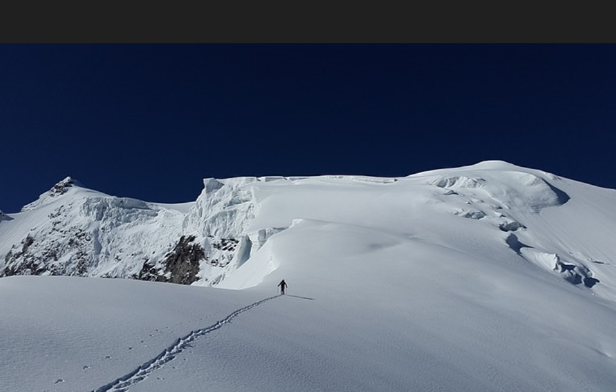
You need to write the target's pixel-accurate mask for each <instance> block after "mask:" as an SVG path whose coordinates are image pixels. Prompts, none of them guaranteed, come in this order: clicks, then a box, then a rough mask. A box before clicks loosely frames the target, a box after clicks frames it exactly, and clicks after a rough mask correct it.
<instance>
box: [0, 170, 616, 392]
mask: <svg viewBox="0 0 616 392" xmlns="http://www.w3.org/2000/svg"><path fill="white" fill-rule="evenodd" d="M73 188H74V189H72V191H77V192H79V193H82V192H94V191H90V190H85V189H84V188H76V187H73ZM69 192H71V190H69V191H67V192H66V195H69ZM64 196H65V195H64V194H63V195H61V196H60V197H64ZM60 197H55V198H54V202H57V200H60ZM80 197H81V196H80ZM92 197H101V196H100V195H94V194H93V195H92ZM103 198H111V196H106V195H105V196H104V197H103ZM74 200H76V199H74ZM79 200H90V196H88V197H87V198H85V199H84V198H80V199H79ZM134 203H135V205H136V206H137V207H134V208H138V207H139V206H142V204H139V202H137V201H135V202H134ZM85 204H87V202H84V205H85ZM45 205H47V207H45ZM145 205H146V207H147V208H142V209H143V210H144V211H140V212H139V213H135V214H134V219H132V220H131V221H130V222H134V225H133V226H129V222H126V221H125V220H122V223H121V224H120V225H118V226H122V227H124V229H123V230H124V231H122V232H119V233H120V234H116V235H115V239H114V241H118V242H117V243H118V244H120V243H121V244H122V245H121V246H124V247H126V245H125V244H127V243H133V242H134V241H137V240H136V239H135V238H141V239H142V241H151V242H143V246H144V247H145V249H147V251H150V248H148V247H149V246H152V247H153V249H154V250H155V251H157V250H156V249H158V248H156V247H155V243H156V241H162V239H163V238H165V237H164V236H163V235H162V234H160V233H157V231H158V230H160V229H158V227H157V225H162V222H163V221H164V222H166V223H165V224H167V226H165V227H173V230H171V229H169V231H167V232H166V233H167V234H166V235H169V233H170V232H173V233H175V234H174V236H175V237H174V238H177V234H180V235H185V236H189V235H194V236H195V238H196V239H195V242H198V243H202V244H203V243H204V242H203V241H205V240H206V239H208V238H209V239H210V240H212V239H213V238H214V239H219V238H234V239H237V240H238V244H239V243H242V244H243V245H242V246H239V245H238V246H236V247H235V248H234V249H233V250H232V253H233V255H232V256H230V257H232V260H233V261H232V262H230V263H229V264H228V265H227V266H226V267H225V268H224V269H220V270H219V271H218V272H217V275H216V276H217V277H218V278H217V279H218V280H217V281H216V284H214V286H216V287H199V286H202V285H208V284H206V283H205V281H204V279H205V277H207V276H209V277H210V278H211V277H212V276H213V275H207V274H204V272H203V269H202V270H200V274H201V277H202V278H201V280H198V281H195V282H194V283H193V285H192V286H183V285H174V284H169V283H159V282H140V281H136V280H129V279H94V278H87V279H84V278H76V277H72V278H71V277H58V276H54V277H52V276H44V277H40V276H9V277H5V278H2V279H0V298H2V301H0V317H1V322H0V352H2V353H3V354H2V356H1V357H0V391H42V390H45V391H92V390H95V391H105V390H115V391H118V390H130V391H168V390H180V391H189V390H212V391H278V390H280V391H282V390H288V389H292V390H294V391H358V390H359V391H383V390H390V391H411V390H417V391H529V390H530V391H613V390H614V388H615V387H616V359H615V356H616V336H615V335H614V333H613V326H614V325H616V292H615V290H616V280H615V279H616V270H615V268H614V265H616V260H614V256H613V255H614V254H616V253H615V251H616V244H614V243H613V242H614V241H611V238H610V234H611V233H613V232H615V230H616V208H615V207H614V206H616V193H615V191H614V190H610V189H604V188H598V187H594V186H591V185H588V184H583V183H580V182H576V181H572V180H569V179H566V178H560V177H557V176H555V175H552V174H550V173H545V172H542V171H539V170H534V169H527V168H521V167H517V166H514V165H511V164H508V163H505V162H499V161H490V162H482V163H479V164H477V165H472V166H467V167H461V168H452V169H441V170H434V171H430V172H424V173H418V174H415V175H411V176H408V177H404V178H373V177H363V176H320V177H305V178H282V177H270V178H259V179H255V178H240V179H228V180H213V179H210V180H206V181H205V187H204V192H203V193H202V195H201V196H200V198H199V199H198V200H197V201H196V202H195V203H193V204H192V205H190V206H189V208H188V211H186V210H184V211H182V210H181V209H175V210H172V209H165V210H164V211H170V212H168V214H169V215H168V216H167V217H168V218H169V219H168V220H165V219H162V218H160V216H161V211H163V207H161V205H160V204H154V203H145ZM32 207H33V208H32V209H30V210H28V209H26V211H23V212H21V213H20V214H8V217H9V218H11V219H12V220H8V219H4V220H2V221H0V247H2V246H3V247H4V248H0V251H1V250H2V249H5V250H4V251H5V252H6V248H7V245H6V243H7V242H11V241H14V240H15V239H17V240H19V238H23V236H22V235H21V234H19V235H18V234H11V233H14V232H15V231H19V230H15V231H13V230H11V228H20V230H22V231H25V229H23V227H26V226H27V225H26V224H25V223H23V222H24V221H26V218H27V217H28V216H30V217H31V218H30V219H32V220H31V221H30V222H29V224H30V225H31V226H36V225H40V226H42V225H43V224H42V223H41V222H40V221H36V220H35V218H33V216H34V214H33V213H32V211H40V210H42V209H44V208H48V210H49V211H51V212H52V211H54V209H55V208H58V206H57V205H53V203H49V204H45V202H43V203H41V204H40V205H36V206H32ZM82 208H83V207H82ZM131 208H133V207H131ZM148 208H149V210H148ZM80 211H83V209H82V210H80ZM149 211H154V212H156V214H154V213H151V212H149ZM29 212H30V213H29ZM67 216H68V215H67ZM157 217H158V218H157ZM157 219H158V220H157ZM103 221H104V219H103ZM144 222H146V223H145V225H146V226H140V225H143V224H144ZM171 222H172V223H171ZM45 224H46V223H45ZM99 224H100V225H102V223H101V222H100V221H99ZM147 225H150V226H147ZM40 226H37V227H40ZM143 227H150V229H147V230H146V229H143ZM130 228H132V231H131V230H130ZM36 230H37V229H35V230H32V231H36ZM131 233H132V235H134V236H135V237H134V238H133V237H131V238H132V239H130V241H129V240H126V238H125V237H124V236H125V235H128V236H130V235H131ZM136 233H141V234H139V235H137V234H136ZM144 233H149V234H152V235H160V237H157V238H158V239H157V240H152V239H148V235H146V234H144ZM208 236H211V237H208ZM112 237H113V236H109V238H110V243H109V245H108V248H109V249H114V248H115V246H114V245H113V244H114V243H113V242H111V241H112V240H111V238H112ZM57 238H58V239H57V240H58V241H60V240H59V238H61V237H57ZM242 241H243V242H242ZM169 243H173V241H171V242H167V244H169ZM8 247H9V249H10V247H11V246H8ZM161 248H162V247H161ZM206 248H207V246H204V249H206ZM13 249H16V247H13ZM214 249H215V248H214ZM240 249H242V250H241V251H240ZM166 250H167V251H168V249H166ZM110 251H111V250H110ZM145 251H146V250H144V252H145ZM24 253H28V252H24ZM162 253H164V252H163V251H161V254H162ZM123 254H124V255H125V256H126V258H130V257H129V256H128V255H126V251H125V252H124V253H123ZM123 260H125V259H123ZM105 263H107V262H106V261H105V262H104V263H103V264H105ZM69 264H70V263H69ZM118 264H122V263H118ZM99 268H100V267H99ZM105 268H107V269H106V271H110V269H108V268H109V267H105ZM115 268H116V270H115V271H120V270H122V268H126V267H121V266H116V267H115ZM283 278H284V279H285V280H286V281H287V282H288V284H289V291H288V294H287V295H285V296H277V295H276V294H277V291H276V285H277V284H278V282H279V281H280V280H281V279H283Z"/></svg>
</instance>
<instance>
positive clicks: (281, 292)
mask: <svg viewBox="0 0 616 392" xmlns="http://www.w3.org/2000/svg"><path fill="white" fill-rule="evenodd" d="M278 286H280V294H284V291H285V289H286V288H287V282H285V281H284V279H283V280H281V281H280V283H278Z"/></svg>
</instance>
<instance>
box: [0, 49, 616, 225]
mask: <svg viewBox="0 0 616 392" xmlns="http://www.w3.org/2000/svg"><path fill="white" fill-rule="evenodd" d="M0 146H1V147H0V178H1V181H0V210H3V211H4V212H8V213H11V212H17V211H19V209H20V208H21V207H22V206H23V205H25V204H27V203H29V202H31V201H33V200H35V199H36V198H37V197H38V195H39V194H40V193H42V192H44V191H46V190H48V189H49V188H51V186H53V185H54V184H55V183H56V182H58V181H60V180H61V179H63V178H64V177H66V176H69V175H70V176H72V177H74V178H76V179H77V180H79V181H80V182H81V183H83V184H84V185H85V186H87V187H89V188H93V189H96V190H99V191H102V192H105V193H109V194H112V195H116V196H127V197H134V198H137V199H142V200H146V201H152V202H183V201H192V200H195V199H196V198H197V196H198V195H199V193H200V192H201V189H202V179H203V178H206V177H217V178H226V177H234V176H263V175H320V174H364V175H373V176H385V177H390V176H406V175H409V174H413V173H417V172H420V171H425V170H431V169H439V168H447V167H457V166H463V165H470V164H474V163H477V162H479V161H483V160H488V159H501V160H505V161H508V162H511V163H514V164H516V165H520V166H525V167H530V168H534V169H541V170H545V171H548V172H552V173H554V174H557V175H561V176H564V177H568V178H572V179H575V180H578V181H583V182H587V183H590V184H593V185H598V186H602V187H608V188H616V176H615V175H614V173H615V172H616V162H615V161H614V154H613V150H614V148H615V147H616V45H611V44H610V45H603V44H602V45H599V44H596V45H589V44H575V45H574V44H558V45H556V44H554V45H551V44H528V45H527V44H515V45H514V44H476V45H475V44H408V45H397V44H396V45H394V44H349V45H346V44H327V45H321V44H268V45H265V44H252V45H248V44H241V45H240V44H201V45H188V44H182V45H175V44H160V45H154V44H144V45H129V44H121V45H111V44H110V45H101V44H90V45H76V44H54V45H52V44H41V45H34V44H29V45H17V44H3V45H0Z"/></svg>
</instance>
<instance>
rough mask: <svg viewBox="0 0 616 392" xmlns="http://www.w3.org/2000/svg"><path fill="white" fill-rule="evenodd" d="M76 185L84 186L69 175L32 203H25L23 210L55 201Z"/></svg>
mask: <svg viewBox="0 0 616 392" xmlns="http://www.w3.org/2000/svg"><path fill="white" fill-rule="evenodd" d="M74 187H82V185H81V183H80V182H79V181H77V180H75V179H74V178H72V177H70V176H68V177H66V178H64V179H63V180H61V181H59V182H58V183H56V184H55V185H54V186H52V187H51V189H49V190H48V191H47V192H45V193H43V194H41V195H40V196H39V198H38V199H37V200H35V201H33V202H32V203H30V204H27V205H25V206H24V207H23V208H22V209H21V211H30V210H33V209H36V208H38V207H41V206H44V205H46V204H48V203H51V202H54V201H56V200H57V198H58V197H60V196H62V195H64V194H66V193H68V192H69V191H70V190H72V189H73V188H74Z"/></svg>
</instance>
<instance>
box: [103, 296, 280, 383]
mask: <svg viewBox="0 0 616 392" xmlns="http://www.w3.org/2000/svg"><path fill="white" fill-rule="evenodd" d="M281 295H282V294H279V295H275V296H273V297H269V298H265V299H262V300H260V301H257V302H255V303H252V304H250V305H248V306H244V307H243V308H240V309H238V310H236V311H234V312H233V313H231V314H230V315H228V316H227V317H225V318H224V319H222V320H219V321H217V322H216V323H214V324H212V325H210V326H209V327H205V328H202V329H199V330H196V331H191V332H190V333H189V334H188V335H186V336H184V337H181V338H179V339H177V340H176V341H175V342H174V343H173V344H172V345H171V346H169V347H167V348H166V349H165V350H164V351H163V352H161V353H160V354H158V355H157V356H156V358H154V359H152V360H150V361H147V362H145V363H144V364H142V365H141V366H139V367H138V368H137V369H135V370H133V371H131V372H130V373H128V374H126V375H124V376H122V377H120V378H118V379H116V380H114V381H112V382H111V383H109V384H107V385H104V386H102V387H100V388H98V389H96V390H95V391H93V392H106V391H115V392H126V391H128V389H129V387H130V386H132V385H135V384H137V383H138V382H140V381H143V380H145V378H146V377H147V376H149V375H150V374H151V373H152V372H154V371H155V370H157V369H160V368H161V367H162V366H163V365H164V364H166V363H167V362H169V361H171V360H173V359H174V358H175V357H176V356H177V355H178V354H180V353H181V352H182V351H184V349H185V348H186V347H187V346H188V344H190V343H191V342H192V341H193V340H195V339H197V338H198V337H200V336H203V335H206V334H208V333H210V332H213V331H215V330H217V329H220V328H222V327H223V326H224V325H225V324H227V323H229V322H231V320H233V319H234V318H235V317H237V316H238V315H239V314H240V313H243V312H245V311H247V310H250V309H252V308H254V307H255V306H259V305H261V304H262V303H264V302H266V301H269V300H272V299H274V298H278V297H280V296H281Z"/></svg>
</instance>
